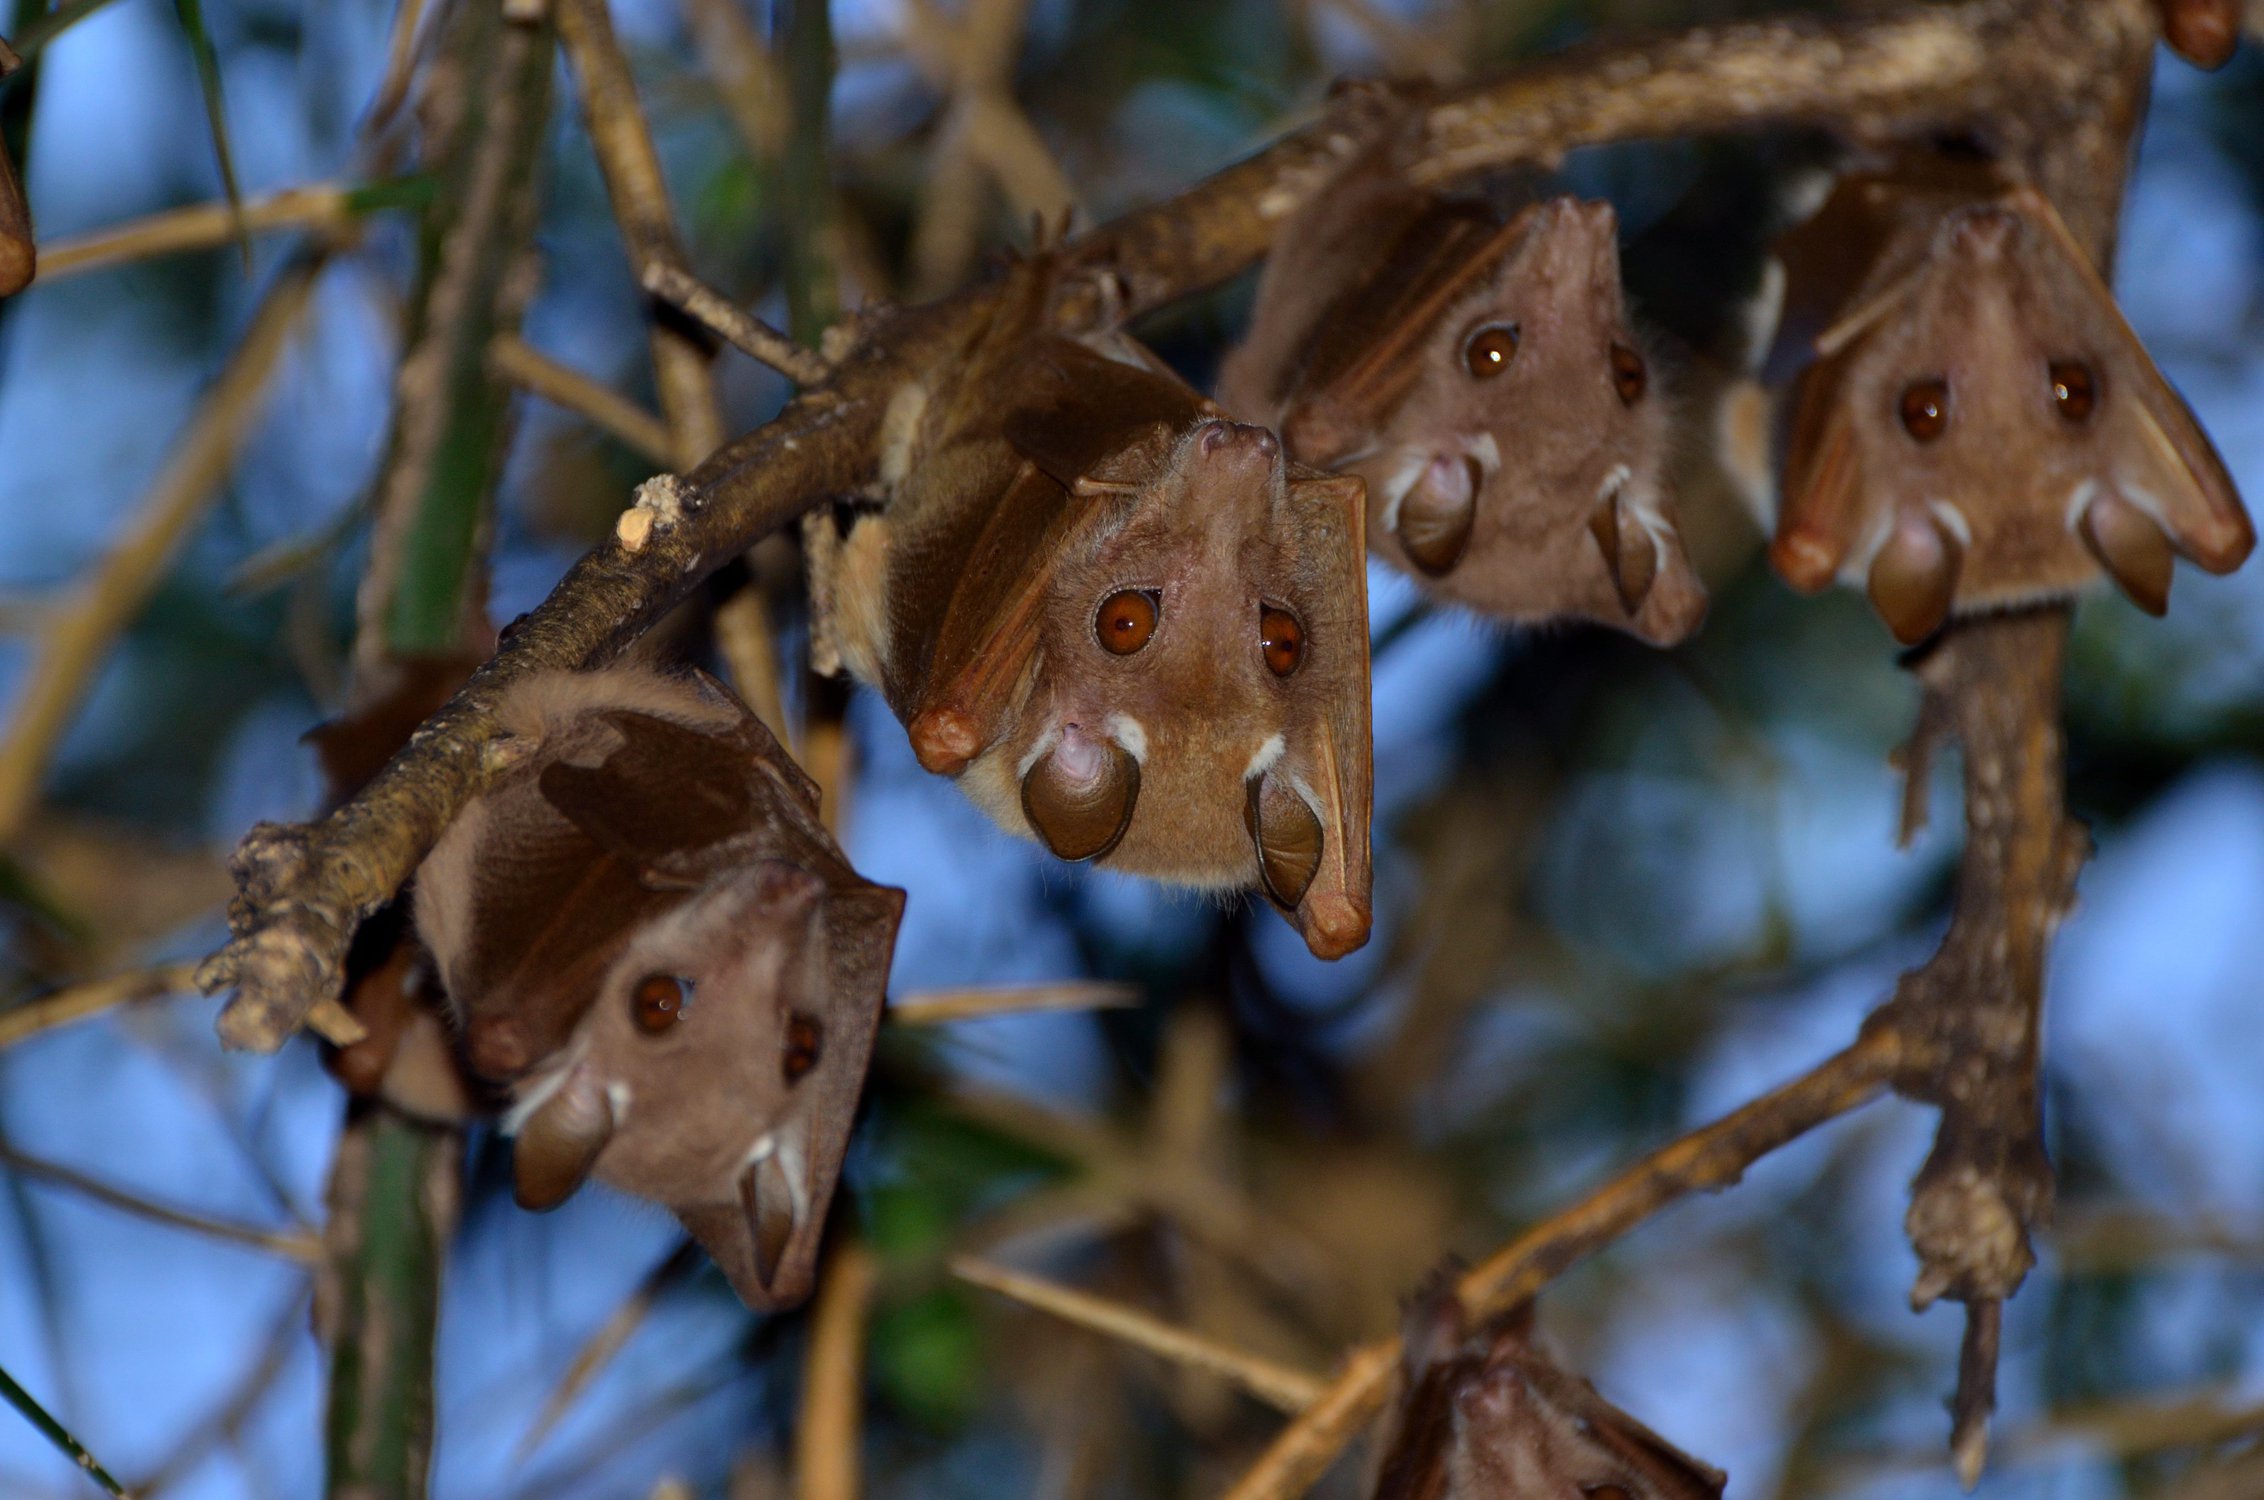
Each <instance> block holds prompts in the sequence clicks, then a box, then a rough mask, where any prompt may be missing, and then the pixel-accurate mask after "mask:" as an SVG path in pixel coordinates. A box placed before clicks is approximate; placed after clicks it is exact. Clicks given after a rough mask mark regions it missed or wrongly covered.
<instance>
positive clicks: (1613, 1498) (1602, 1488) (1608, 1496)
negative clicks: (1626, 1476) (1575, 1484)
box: [1580, 1484, 1635, 1500]
mask: <svg viewBox="0 0 2264 1500" xmlns="http://www.w3.org/2000/svg"><path fill="white" fill-rule="evenodd" d="M1580 1493H1581V1494H1582V1495H1583V1496H1585V1497H1586V1500H1635V1497H1634V1496H1633V1495H1630V1494H1629V1493H1628V1492H1627V1486H1625V1485H1621V1484H1595V1485H1589V1486H1587V1487H1586V1488H1584V1489H1582V1490H1581V1492H1580Z"/></svg>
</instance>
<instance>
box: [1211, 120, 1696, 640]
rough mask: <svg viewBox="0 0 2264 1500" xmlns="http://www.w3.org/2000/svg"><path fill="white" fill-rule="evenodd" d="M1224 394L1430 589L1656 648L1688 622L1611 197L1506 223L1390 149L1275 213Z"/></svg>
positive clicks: (1662, 440) (1690, 574)
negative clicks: (1312, 470)
mask: <svg viewBox="0 0 2264 1500" xmlns="http://www.w3.org/2000/svg"><path fill="white" fill-rule="evenodd" d="M1219 389H1220V399H1221V400H1222V401H1223V402H1224V403H1225V405H1226V406H1227V408H1228V409H1229V410H1231V411H1233V412H1234V413H1235V414H1236V415H1238V416H1242V417H1245V418H1247V419H1249V420H1251V421H1260V422H1270V423H1274V424H1277V425H1278V426H1279V427H1280V430H1281V433H1282V437H1283V439H1284V440H1285V441H1286V442H1287V443H1288V445H1289V453H1290V457H1292V458H1294V459H1296V460H1298V461H1299V462H1301V463H1307V464H1311V465H1313V466H1315V467H1316V468H1322V469H1336V470H1342V471H1344V472H1346V473H1352V474H1357V475H1359V476H1360V477H1361V478H1362V479H1364V480H1366V481H1367V485H1368V541H1369V545H1371V546H1372V547H1374V549H1375V550H1376V553H1377V554H1378V555H1379V556H1381V557H1382V558H1384V559H1385V560H1386V561H1387V562H1389V563H1391V564H1392V565H1393V566H1394V567H1397V568H1399V569H1401V570H1402V571H1405V572H1409V573H1412V574H1413V575H1414V576H1415V577H1416V578H1417V579H1418V580H1420V581H1421V582H1422V584H1423V586H1424V587H1425V588H1426V589H1428V590H1430V591H1431V592H1433V593H1435V594H1438V595H1440V596H1442V597H1444V598H1448V599H1452V600H1455V601H1457V602H1458V603H1462V604H1465V605H1468V606H1469V607H1471V608H1472V609H1476V610H1479V611H1481V612H1483V613H1486V614H1489V615H1493V616H1496V617H1498V618H1501V619H1505V620H1516V621H1526V622H1539V621H1545V620H1554V619H1568V618H1569V619H1589V620H1596V621H1600V622H1602V623H1604V624H1607V625H1613V626H1616V627H1618V628H1619V629H1622V630H1626V631H1629V632H1631V633H1633V634H1635V635H1637V636H1640V637H1642V638H1643V639H1644V640H1647V641H1650V642H1651V643H1653V644H1655V645H1662V646H1664V645H1672V644H1674V643H1675V642H1677V641H1679V640H1681V639H1683V638H1684V637H1685V636H1687V635H1689V634H1690V633H1691V632H1692V631H1693V630H1695V629H1697V628H1698V624H1699V621H1700V620H1701V619H1703V618H1704V616H1705V612H1706V592H1705V587H1704V585H1703V584H1701V583H1700V582H1699V580H1698V576H1697V574H1696V573H1695V571H1693V569H1692V568H1691V565H1690V558H1689V556H1688V554H1687V553H1686V552H1685V550H1684V548H1683V544H1682V538H1681V534H1680V532H1679V530H1678V528H1677V525H1676V518H1675V510H1674V505H1673V502H1672V500H1671V498H1670V497H1669V496H1668V495H1667V494H1666V492H1665V488H1664V485H1663V482H1662V479H1661V471H1662V469H1663V468H1664V466H1665V461H1666V456H1667V443H1668V437H1669V421H1668V414H1667V410H1666V406H1665V403H1664V402H1663V400H1662V399H1661V396H1660V393H1659V391H1658V390H1657V388H1656V384H1655V382H1654V381H1653V380H1652V378H1651V369H1650V362H1649V360H1648V359H1647V358H1646V357H1645V355H1644V353H1643V348H1642V344H1641V341H1640V340H1639V339H1638V337H1637V335H1636V333H1635V331H1634V329H1633V328H1632V326H1631V325H1630V323H1629V321H1628V317H1627V310H1626V304H1625V298H1624V296H1623V294H1622V291H1621V287H1620V271H1619V243H1618V219H1617V217H1616V216H1615V215H1614V213H1613V211H1612V208H1611V206H1610V205H1609V204H1606V203H1585V202H1580V201H1578V200H1575V199H1572V198H1568V197H1557V198H1550V199H1547V200H1545V201H1542V202H1537V203H1532V204H1529V205H1527V206H1526V207H1525V208H1523V209H1522V210H1520V211H1519V212H1518V213H1516V214H1515V215H1514V216H1509V217H1506V218H1505V217H1504V216H1502V215H1500V214H1498V213H1496V212H1495V211H1494V210H1493V209H1492V208H1490V207H1489V206H1488V205H1486V204H1485V203H1482V202H1477V201H1474V200H1467V199H1458V198H1442V197H1439V196H1436V195H1434V194H1431V193H1427V192H1424V191H1422V190H1420V189H1417V188H1414V187H1410V186H1409V185H1408V184H1407V182H1406V179H1405V176H1404V174H1403V173H1401V172H1400V171H1398V170H1396V169H1395V158H1394V155H1393V151H1392V143H1391V142H1390V141H1389V140H1387V141H1386V142H1384V143H1382V144H1380V145H1378V146H1376V147H1373V148H1371V149H1370V150H1369V151H1368V152H1367V153H1365V154H1364V155H1362V156H1360V157H1356V158H1355V159H1354V160H1353V161H1352V162H1351V163H1350V164H1349V165H1348V166H1347V167H1345V168H1344V169H1343V170H1342V171H1341V172H1340V173H1338V175H1337V176H1336V178H1334V179H1333V180H1331V181H1330V182H1329V183H1328V184H1326V185H1325V186H1323V187H1322V188H1321V189H1320V190H1318V191H1317V192H1315V193H1314V195H1313V198H1312V201H1311V203H1310V204H1309V205H1308V206H1307V207H1305V208H1304V209H1303V210H1301V211H1300V212H1299V213H1297V214H1296V215H1295V216H1293V217H1292V218H1291V219H1290V221H1289V222H1288V223H1287V224H1286V225H1284V226H1283V228H1282V231H1281V233H1280V234H1279V235H1278V236H1277V237H1276V242H1275V250H1274V253H1273V255H1272V256H1271V257H1270V258H1269V259H1268V260H1267V262H1266V269H1265V272H1264V275H1263V277H1262V278H1261V280H1260V281H1259V284H1258V297H1257V307H1256V310H1255V311H1254V312H1253V314H1252V316H1251V323H1250V332H1249V336H1248V337H1247V339H1245V340H1244V342H1243V343H1242V345H1241V346H1240V347H1239V348H1238V349H1236V350H1235V351H1234V352H1233V353H1232V354H1231V355H1229V356H1228V358H1227V362H1226V366H1225V369H1224V372H1223V374H1222V375H1221V378H1220V386H1219Z"/></svg>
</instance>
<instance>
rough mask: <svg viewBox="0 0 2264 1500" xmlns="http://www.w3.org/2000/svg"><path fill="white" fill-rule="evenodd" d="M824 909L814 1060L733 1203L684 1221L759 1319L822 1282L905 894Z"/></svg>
mask: <svg viewBox="0 0 2264 1500" xmlns="http://www.w3.org/2000/svg"><path fill="white" fill-rule="evenodd" d="M819 910H820V912H821V913H822V921H821V923H820V925H819V927H818V929H817V938H818V941H819V943H820V944H821V945H822V946H821V950H820V955H819V968H820V969H821V970H822V973H823V987H824V993H823V994H822V995H820V996H813V997H810V999H811V1000H812V1001H813V1002H814V1004H813V1011H814V1014H815V1018H816V1019H817V1020H818V1022H819V1024H820V1027H821V1038H822V1040H821V1043H820V1046H819V1051H818V1055H817V1059H816V1061H815V1063H814V1064H813V1065H812V1066H811V1068H810V1070H809V1072H808V1073H807V1074H805V1075H804V1077H803V1078H802V1080H801V1082H800V1083H799V1084H798V1085H796V1087H795V1092H794V1094H793V1095H792V1097H791V1098H790V1099H789V1101H788V1104H787V1107H786V1109H785V1111H784V1114H783V1117H782V1119H781V1121H780V1123H779V1124H778V1125H777V1126H776V1127H774V1128H773V1130H772V1132H771V1135H770V1137H769V1139H768V1141H767V1143H766V1145H765V1146H764V1147H763V1148H761V1155H760V1157H759V1158H758V1159H757V1160H756V1161H754V1162H753V1163H751V1164H750V1165H749V1166H748V1168H747V1169H746V1171H745V1172H743V1173H742V1174H741V1176H740V1178H739V1181H738V1184H737V1198H736V1200H735V1201H733V1202H729V1203H706V1204H694V1205H692V1206H690V1207H687V1208H684V1209H683V1210H681V1211H680V1214H679V1217H680V1218H681V1219H682V1220H683V1224H684V1227H685V1228H686V1229H687V1230H689V1231H690V1232H691V1234H692V1236H693V1238H695V1239H697V1240H698V1241H699V1242H700V1246H701V1248H703V1249H704V1250H706V1251H707V1253H708V1255H709V1257H710V1258H711V1259H713V1260H714V1261H715V1263H716V1265H717V1266H718V1267H720V1268H721V1269H722V1271H723V1273H724V1275H725V1277H727V1278H728V1279H729V1280H730V1282H731V1285H732V1289H733V1290H735V1291H736V1292H738V1294H739V1298H740V1300H741V1301H743V1302H745V1303H746V1304H747V1305H748V1306H749V1307H751V1308H754V1309H755V1310H757V1311H759V1312H761V1311H773V1310H777V1309H781V1308H788V1307H793V1306H795V1305H797V1304H798V1303H800V1302H802V1301H803V1300H804V1299H806V1298H807V1297H808V1296H809V1295H810V1291H811V1289H812V1287H813V1286H814V1285H815V1283H816V1280H817V1262H818V1251H819V1248H820V1244H821V1241H822V1239H823V1237H824V1232H825V1222H826V1214H827V1211H828V1209H829V1208H830V1207H831V1205H832V1202H833V1194H834V1189H835V1187H836V1186H837V1185H838V1183H839V1181H840V1178H841V1164H842V1160H843V1158H844V1157H845V1156H846V1155H847V1154H848V1148H849V1137H850V1134H851V1132H852V1130H853V1129H854V1128H855V1126H856V1121H857V1101H858V1097H859V1095H860V1094H861V1093H862V1092H863V1089H864V1082H865V1075H866V1072H867V1069H868V1067H869V1065H870V1064H871V1061H872V1052H873V1042H874V1039H875V1037H876V1036H877V1035H878V1034H879V1030H880V1017H881V1010H882V1007H883V1005H884V1004H885V1002H886V997H887V990H888V966H889V960H890V958H891V956H892V955H893V953H894V951H895V946H896V929H897V924H898V923H899V922H900V921H901V920H902V918H903V915H904V893H903V892H902V891H900V890H897V889H894V888H893V887H889V886H878V885H867V884H865V883H863V882H861V881H859V882H855V883H853V884H845V885H835V886H833V887H831V888H830V889H829V890H828V891H827V893H826V897H825V900H824V902H823V904H822V906H821V907H820V908H819Z"/></svg>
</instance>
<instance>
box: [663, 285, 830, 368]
mask: <svg viewBox="0 0 2264 1500" xmlns="http://www.w3.org/2000/svg"><path fill="white" fill-rule="evenodd" d="M639 279H641V280H642V281H643V282H644V285H645V290H646V291H648V292H650V293H652V294H653V295H654V296H655V297H658V298H659V299H660V300H661V301H663V302H665V303H667V304H668V305H669V306H670V307H673V308H675V309H676V310H677V311H679V312H681V313H683V314H684V315H685V316H686V317H689V318H692V319H694V320H695V321H697V322H698V323H699V324H701V326H703V327H705V328H706V329H707V330H708V331H709V332H710V333H713V334H715V335H716V336H717V337H719V338H721V339H723V340H724V341H725V342H726V343H728V344H730V345H731V347H732V348H734V349H737V350H738V351H739V352H740V353H742V354H745V355H749V356H751V357H753V358H755V359H758V360H761V361H762V362H763V363H764V364H766V365H769V366H770V367H771V368H772V369H774V370H776V371H777V372H778V373H779V374H781V375H783V376H785V377H786V378H787V379H788V380H791V381H793V382H794V383H795V384H796V385H816V384H817V383H818V382H819V381H821V380H823V379H825V377H826V372H827V371H828V369H830V368H831V367H830V366H829V365H827V364H826V362H825V360H824V359H823V358H821V357H820V356H819V355H817V354H814V353H812V352H811V351H810V350H807V349H805V348H803V347H802V346H801V345H800V344H797V343H795V342H794V341H793V340H792V339H791V338H788V337H787V336H786V335H785V334H783V333H781V332H779V331H778V330H777V329H775V328H773V327H771V326H770V325H769V324H768V323H765V322H764V321H763V320H762V319H760V318H758V317H756V316H755V315H754V314H752V313H750V312H748V311H746V310H745V309H744V308H742V307H740V306H739V304H738V303H736V302H733V301H732V300H731V299H730V298H728V297H726V296H724V295H723V294H722V293H721V292H719V291H717V290H715V288H713V287H711V286H709V285H708V284H707V283H706V282H704V281H702V280H700V279H699V278H698V277H697V276H694V275H693V274H692V273H691V272H689V271H687V270H685V269H684V268H683V267H681V266H678V265H672V264H670V263H669V262H668V261H665V260H654V261H650V262H648V263H647V264H646V265H645V267H644V269H643V271H642V272H641V273H640V276H639Z"/></svg>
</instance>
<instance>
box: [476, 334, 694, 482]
mask: <svg viewBox="0 0 2264 1500" xmlns="http://www.w3.org/2000/svg"><path fill="white" fill-rule="evenodd" d="M487 357H488V362H489V363H490V364H492V365H493V366H494V367H495V373H496V374H497V375H500V376H501V377H502V378H504V379H505V380H508V381H510V382H511V383H512V384H513V385H516V386H519V387H521V388H522V389H524V390H527V391H530V392H532V393H533V394H535V395H537V396H540V397H542V398H543V400H545V401H548V402H550V403H551V404H552V405H553V406H558V407H563V408H564V409H565V410H567V411H570V412H572V413H574V415H576V416H578V417H581V418H583V419H585V420H587V421H588V422H589V424H590V425H591V426H593V427H595V428H597V429H598V430H599V431H600V432H604V433H608V434H610V435H611V436H613V437H616V438H619V439H620V440H621V441H622V443H623V444H625V445H626V446H628V447H629V448H631V449H633V450H634V451H635V452H636V453H638V454H639V455H641V456H642V457H645V458H649V459H651V460H652V461H653V462H654V463H655V464H658V465H660V466H662V467H664V468H665V467H666V466H667V465H668V464H669V463H670V462H671V456H670V455H671V450H670V444H669V436H668V424H667V423H665V422H663V421H661V419H660V418H658V417H656V416H654V415H653V414H652V413H651V412H649V411H646V410H645V409H644V408H643V407H641V406H639V405H638V404H637V403H636V402H634V401H632V400H630V399H629V398H628V397H627V396H624V395H622V394H621V393H620V392H618V391H615V390H613V389H611V388H610V387H608V386H604V385H600V384H599V383H598V382H597V381H595V380H592V379H591V378H590V377H589V376H587V375H584V374H583V373H582V372H581V371H579V370H576V369H573V368H571V367H569V366H567V365H562V364H560V363H559V362H558V361H557V360H554V359H552V358H551V357H550V356H549V355H547V354H544V353H543V352H542V351H541V350H539V349H537V348H535V347H534V345H532V344H530V343H528V342H527V341H526V340H525V339H522V338H520V337H519V336H518V335H517V334H515V333H504V334H498V335H497V336H496V338H495V340H494V342H493V343H490V344H489V345H488V346H487Z"/></svg>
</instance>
